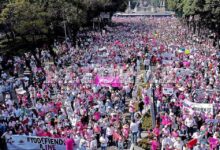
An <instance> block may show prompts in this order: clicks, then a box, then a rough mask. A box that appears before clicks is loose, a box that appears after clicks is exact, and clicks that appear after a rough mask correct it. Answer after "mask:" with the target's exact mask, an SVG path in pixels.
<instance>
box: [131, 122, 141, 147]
mask: <svg viewBox="0 0 220 150" xmlns="http://www.w3.org/2000/svg"><path fill="white" fill-rule="evenodd" d="M139 123H140V122H139V121H137V122H135V120H134V119H133V121H132V122H131V124H130V131H131V134H132V143H137V134H138V131H139Z"/></svg>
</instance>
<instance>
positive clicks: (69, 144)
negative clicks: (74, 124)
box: [65, 135, 75, 150]
mask: <svg viewBox="0 0 220 150" xmlns="http://www.w3.org/2000/svg"><path fill="white" fill-rule="evenodd" d="M65 144H66V150H74V144H75V143H74V140H73V139H72V138H70V136H69V135H68V136H67V139H66V140H65Z"/></svg>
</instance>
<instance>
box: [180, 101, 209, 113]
mask: <svg viewBox="0 0 220 150" xmlns="http://www.w3.org/2000/svg"><path fill="white" fill-rule="evenodd" d="M183 107H184V108H186V109H188V110H190V111H192V112H204V113H207V114H213V104H206V103H193V102H190V101H188V100H184V102H183Z"/></svg>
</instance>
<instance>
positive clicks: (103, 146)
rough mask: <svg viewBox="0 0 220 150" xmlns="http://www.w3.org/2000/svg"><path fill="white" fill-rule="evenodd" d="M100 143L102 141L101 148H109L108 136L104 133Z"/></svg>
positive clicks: (103, 149)
mask: <svg viewBox="0 0 220 150" xmlns="http://www.w3.org/2000/svg"><path fill="white" fill-rule="evenodd" d="M99 141H100V143H101V150H107V146H108V138H107V137H106V136H104V135H102V136H101V137H100V139H99Z"/></svg>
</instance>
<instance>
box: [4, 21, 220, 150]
mask: <svg viewBox="0 0 220 150" xmlns="http://www.w3.org/2000/svg"><path fill="white" fill-rule="evenodd" d="M113 22H114V23H115V24H116V25H115V26H114V27H110V26H106V27H105V32H101V33H100V32H97V31H87V32H80V33H79V34H78V35H77V39H78V40H77V46H75V45H72V43H71V42H69V40H66V41H64V42H61V41H58V40H57V41H55V42H54V45H53V46H52V47H53V49H50V48H49V47H47V46H44V47H42V48H39V49H36V51H35V53H30V52H29V53H25V54H24V55H23V56H0V63H1V65H0V73H1V78H0V100H1V102H0V108H1V110H0V135H1V137H2V139H4V138H6V139H7V136H10V135H26V136H39V137H52V138H63V139H67V140H66V148H67V149H68V150H72V149H74V150H75V149H77V150H96V149H98V148H101V149H102V150H106V149H107V147H109V146H116V147H117V148H118V149H119V150H123V149H129V147H130V145H131V144H137V140H138V138H141V131H142V129H141V124H142V123H143V122H142V118H143V117H144V115H145V114H146V113H148V112H149V111H152V110H151V109H152V107H150V105H151V104H155V110H154V112H155V113H152V115H154V114H155V117H153V116H152V117H153V118H155V120H156V121H155V126H154V127H153V128H152V129H149V131H145V132H146V133H147V136H149V135H151V136H153V139H151V141H149V144H151V149H152V150H157V149H162V150H174V149H175V150H183V149H193V150H209V149H213V150H215V149H219V145H220V144H219V140H220V135H219V133H220V111H219V110H220V109H219V108H220V101H219V94H220V88H219V87H220V79H219V75H220V72H219V71H220V65H219V58H218V50H217V49H216V48H215V47H213V45H212V43H211V41H210V39H205V38H204V39H201V38H199V37H198V36H193V34H192V33H191V32H190V31H189V30H188V29H187V28H186V27H185V26H183V25H181V23H180V21H179V20H178V19H177V18H174V17H164V18H152V17H148V18H144V17H133V18H130V17H113ZM142 72H144V73H143V74H141V73H142ZM140 74H141V76H143V80H141V79H140V77H139V76H140ZM141 82H145V83H146V84H148V85H150V86H146V87H145V88H143V89H142V91H141V95H139V94H138V93H139V92H138V90H139V84H140V83H141ZM154 86H155V87H154ZM152 89H154V90H152ZM136 104H138V105H136ZM153 108H154V107H153ZM2 144H3V143H2Z"/></svg>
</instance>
